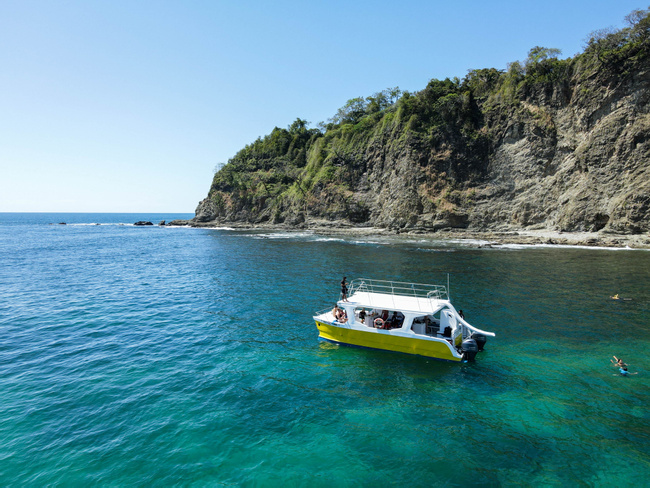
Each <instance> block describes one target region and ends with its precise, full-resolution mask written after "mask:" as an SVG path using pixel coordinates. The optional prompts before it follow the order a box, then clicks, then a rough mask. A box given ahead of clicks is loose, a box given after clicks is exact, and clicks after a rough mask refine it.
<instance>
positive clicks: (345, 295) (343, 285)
mask: <svg viewBox="0 0 650 488" xmlns="http://www.w3.org/2000/svg"><path fill="white" fill-rule="evenodd" d="M341 300H343V301H344V302H347V301H348V284H347V283H346V282H345V276H344V277H343V279H342V280H341Z"/></svg>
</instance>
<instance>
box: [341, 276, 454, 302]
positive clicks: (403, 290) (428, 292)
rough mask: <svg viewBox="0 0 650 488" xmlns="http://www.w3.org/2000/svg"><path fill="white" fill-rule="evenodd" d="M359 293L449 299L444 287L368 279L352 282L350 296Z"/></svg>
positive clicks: (358, 279)
mask: <svg viewBox="0 0 650 488" xmlns="http://www.w3.org/2000/svg"><path fill="white" fill-rule="evenodd" d="M357 292H360V293H362V292H367V293H382V294H385V295H399V296H408V297H416V298H427V299H436V300H448V299H449V295H448V294H447V287H445V286H443V285H428V284H424V283H406V282H401V281H386V280H371V279H368V278H357V279H355V280H352V281H351V282H350V286H349V293H348V295H349V296H352V295H354V294H355V293H357Z"/></svg>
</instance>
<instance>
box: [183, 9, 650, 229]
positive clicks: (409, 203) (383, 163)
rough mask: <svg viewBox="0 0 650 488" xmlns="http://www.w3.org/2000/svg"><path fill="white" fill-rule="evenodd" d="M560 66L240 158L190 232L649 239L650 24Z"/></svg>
mask: <svg viewBox="0 0 650 488" xmlns="http://www.w3.org/2000/svg"><path fill="white" fill-rule="evenodd" d="M633 14H634V15H631V16H629V17H630V19H629V20H630V26H629V27H627V28H625V29H622V30H620V31H616V32H607V33H600V34H599V33H596V34H594V35H593V36H592V38H591V40H590V41H589V43H588V45H587V47H586V48H585V51H584V52H583V53H581V54H579V55H577V56H575V57H573V58H569V59H564V60H562V59H558V57H557V55H558V54H559V52H558V51H557V50H553V49H545V48H539V47H536V48H533V49H532V50H531V51H530V54H529V57H528V59H527V60H525V61H524V62H522V63H520V62H515V63H512V64H511V65H510V67H509V69H508V70H507V71H506V72H503V71H498V70H496V69H481V70H474V71H471V72H470V73H469V74H468V75H467V76H466V77H465V78H464V79H463V80H462V81H461V80H458V79H454V80H448V79H447V80H432V81H431V82H430V83H429V84H428V85H427V87H426V88H424V89H423V90H422V91H420V92H417V93H401V92H400V91H399V90H397V89H392V90H385V91H384V92H380V93H377V94H375V95H373V96H371V97H367V98H365V99H364V98H357V99H352V100H350V101H349V102H348V104H346V106H345V107H342V108H341V109H340V110H339V112H338V113H337V114H336V116H335V117H333V118H332V119H331V120H330V121H329V124H327V125H326V126H325V125H324V126H323V127H322V128H321V129H308V128H307V123H306V122H305V121H302V120H300V119H297V120H296V122H294V123H293V124H292V125H291V126H290V127H289V128H287V129H279V128H275V129H274V130H273V131H272V132H271V134H269V135H268V136H266V137H264V138H260V139H258V140H257V141H255V142H254V143H252V144H250V145H248V146H246V147H245V148H244V149H242V150H241V151H240V152H239V153H238V154H237V155H235V157H233V158H232V159H231V160H230V161H229V162H228V164H226V165H225V166H224V167H223V168H221V170H220V171H218V172H217V173H216V174H215V176H214V179H213V182H212V186H211V188H210V191H209V194H208V197H207V198H206V199H205V200H203V201H202V202H201V203H200V204H199V206H198V208H197V212H196V217H195V218H194V219H193V220H192V223H193V224H195V225H218V224H223V223H228V222H240V223H249V224H265V223H266V224H284V225H289V226H309V225H311V224H312V223H313V222H316V221H319V222H323V221H336V222H339V223H340V222H343V223H347V224H349V225H353V226H357V227H358V226H361V227H381V228H387V229H393V230H400V231H412V232H429V231H436V230H439V229H450V228H451V229H467V230H468V231H514V230H543V229H546V230H553V231H563V232H576V231H582V232H601V233H607V232H610V233H621V234H642V233H647V232H649V231H650V141H649V140H648V136H649V134H650V63H649V61H650V56H649V54H650V17H649V16H648V12H647V11H637V12H634V13H633Z"/></svg>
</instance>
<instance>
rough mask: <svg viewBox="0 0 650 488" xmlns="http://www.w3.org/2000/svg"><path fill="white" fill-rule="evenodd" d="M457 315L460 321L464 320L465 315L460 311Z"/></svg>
mask: <svg viewBox="0 0 650 488" xmlns="http://www.w3.org/2000/svg"><path fill="white" fill-rule="evenodd" d="M458 315H460V318H461V319H463V320H465V314H464V313H463V311H462V310H459V311H458Z"/></svg>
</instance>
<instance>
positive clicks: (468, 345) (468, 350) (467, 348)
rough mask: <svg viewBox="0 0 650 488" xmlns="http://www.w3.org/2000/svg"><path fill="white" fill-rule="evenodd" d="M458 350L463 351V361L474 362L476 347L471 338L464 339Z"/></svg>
mask: <svg viewBox="0 0 650 488" xmlns="http://www.w3.org/2000/svg"><path fill="white" fill-rule="evenodd" d="M460 350H461V351H463V357H464V358H465V359H467V360H468V361H474V358H475V357H476V354H477V353H478V345H477V344H476V341H475V340H474V339H472V338H469V339H465V340H464V341H463V342H462V343H461V345H460Z"/></svg>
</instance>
